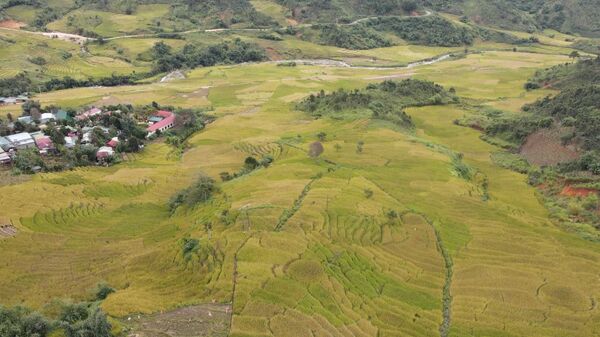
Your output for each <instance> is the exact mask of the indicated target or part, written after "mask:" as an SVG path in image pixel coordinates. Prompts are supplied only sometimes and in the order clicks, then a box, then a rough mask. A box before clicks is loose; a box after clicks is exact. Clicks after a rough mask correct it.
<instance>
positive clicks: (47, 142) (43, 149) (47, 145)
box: [35, 136, 54, 154]
mask: <svg viewBox="0 0 600 337" xmlns="http://www.w3.org/2000/svg"><path fill="white" fill-rule="evenodd" d="M35 145H36V146H37V147H38V149H39V150H40V154H48V152H52V151H54V144H53V143H52V139H50V137H48V136H40V137H36V138H35Z"/></svg>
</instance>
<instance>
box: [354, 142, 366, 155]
mask: <svg viewBox="0 0 600 337" xmlns="http://www.w3.org/2000/svg"><path fill="white" fill-rule="evenodd" d="M364 145H365V142H363V141H362V140H359V141H358V143H356V153H362V152H363V146H364Z"/></svg>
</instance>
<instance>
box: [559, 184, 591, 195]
mask: <svg viewBox="0 0 600 337" xmlns="http://www.w3.org/2000/svg"><path fill="white" fill-rule="evenodd" d="M595 193H598V191H597V190H595V189H593V188H584V187H574V186H572V185H567V186H565V187H564V188H563V189H562V191H561V192H560V195H562V196H565V197H587V196H588V195H590V194H595Z"/></svg>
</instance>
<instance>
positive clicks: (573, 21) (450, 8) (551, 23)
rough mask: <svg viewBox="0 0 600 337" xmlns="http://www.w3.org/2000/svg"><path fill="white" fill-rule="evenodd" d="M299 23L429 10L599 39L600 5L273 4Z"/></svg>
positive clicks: (494, 1) (321, 0) (336, 0)
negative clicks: (287, 11) (282, 8)
mask: <svg viewBox="0 0 600 337" xmlns="http://www.w3.org/2000/svg"><path fill="white" fill-rule="evenodd" d="M277 1H278V2H279V3H280V4H282V5H284V6H285V7H287V8H288V9H289V10H290V13H289V14H290V15H291V16H292V17H293V18H294V19H296V20H299V21H320V22H325V21H329V22H331V20H332V19H344V18H356V17H361V16H373V15H399V14H410V13H411V12H414V11H415V10H417V11H418V10H421V11H423V10H424V9H431V10H435V11H440V12H446V13H451V14H455V15H458V16H464V18H465V19H468V20H470V21H472V22H474V23H477V24H481V25H487V26H493V27H497V28H503V29H511V30H520V31H528V32H533V31H536V30H541V29H545V28H550V29H555V30H558V31H561V32H565V33H574V34H581V35H583V36H588V37H600V20H597V18H598V17H600V4H599V3H598V1H593V0H585V1H582V0H532V1H522V0H468V1H467V0H382V1H375V0H366V1H358V0H277Z"/></svg>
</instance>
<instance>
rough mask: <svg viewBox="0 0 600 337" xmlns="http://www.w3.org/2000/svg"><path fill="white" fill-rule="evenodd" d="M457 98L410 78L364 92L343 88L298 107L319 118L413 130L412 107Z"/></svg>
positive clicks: (390, 82) (313, 97)
mask: <svg viewBox="0 0 600 337" xmlns="http://www.w3.org/2000/svg"><path fill="white" fill-rule="evenodd" d="M454 100H456V97H455V96H454V95H452V94H450V93H449V92H447V91H445V90H444V88H443V87H442V86H440V85H437V84H435V83H433V82H429V81H421V80H413V79H406V80H403V81H399V82H398V81H384V82H382V83H378V84H369V85H368V86H367V87H366V88H365V89H362V90H352V91H348V90H344V89H339V90H337V91H334V92H332V93H329V94H326V93H325V92H324V91H321V92H320V93H318V94H317V95H310V96H309V97H307V98H305V99H304V100H302V101H301V102H299V103H298V104H297V108H298V109H300V110H303V111H306V112H308V113H310V114H312V115H313V116H315V117H321V116H331V117H337V118H343V117H358V116H365V117H372V118H376V119H383V120H387V121H390V122H392V123H394V124H396V125H398V126H402V127H412V126H413V123H412V120H411V118H410V116H408V115H407V114H406V112H404V108H406V107H409V106H424V105H436V104H445V103H449V102H452V101H454Z"/></svg>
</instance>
